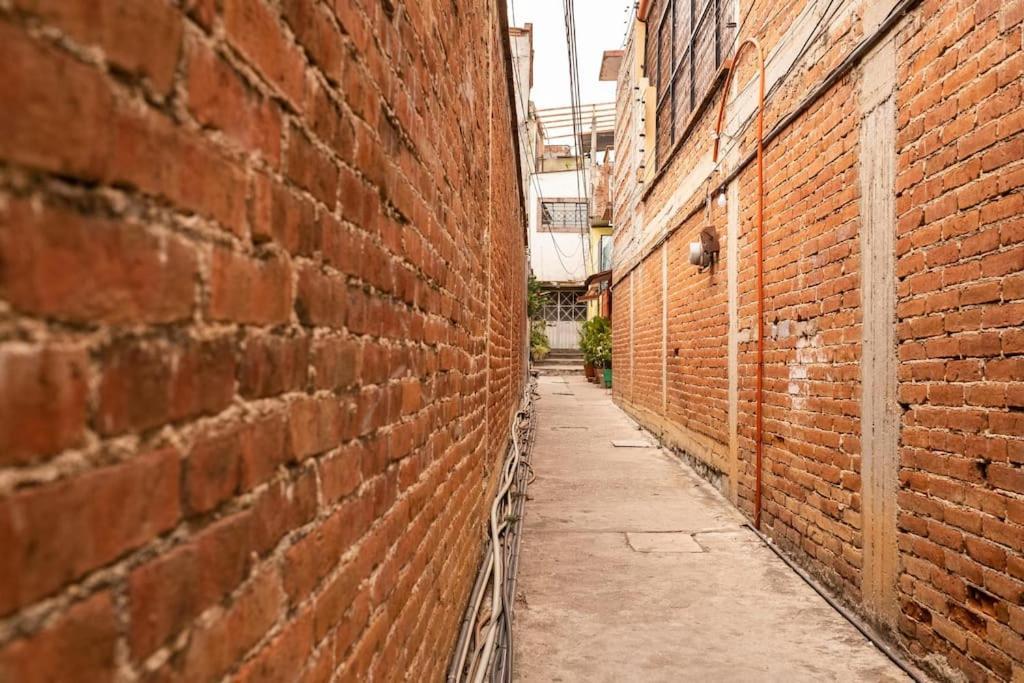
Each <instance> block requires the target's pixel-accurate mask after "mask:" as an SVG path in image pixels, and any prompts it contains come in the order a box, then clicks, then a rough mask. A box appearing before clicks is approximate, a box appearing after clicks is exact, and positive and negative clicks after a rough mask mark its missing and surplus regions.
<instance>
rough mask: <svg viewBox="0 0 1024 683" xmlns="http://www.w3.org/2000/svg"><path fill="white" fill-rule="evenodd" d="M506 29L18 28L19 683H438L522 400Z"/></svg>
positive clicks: (115, 0)
mask: <svg viewBox="0 0 1024 683" xmlns="http://www.w3.org/2000/svg"><path fill="white" fill-rule="evenodd" d="M492 4H493V3H491V4H488V3H483V2H470V3H459V4H458V6H457V7H456V6H455V5H453V4H452V3H443V2H429V3H422V2H398V3H391V2H377V1H375V0H352V1H351V2H337V3H334V2H325V1H321V0H285V1H284V2H278V1H277V0H273V1H270V0H223V1H221V2H213V1H209V0H190V1H186V2H170V1H169V0H145V1H144V2H143V1H134V0H133V1H131V2H123V1H120V0H102V1H101V2H86V1H84V0H83V1H79V0H73V1H69V2H56V1H50V0H45V1H44V0H16V1H15V2H13V3H11V2H8V3H0V100H2V101H3V103H4V105H3V106H4V112H3V115H2V116H0V414H2V418H0V547H2V548H3V551H2V552H0V585H2V586H3V589H2V590H0V679H2V680H5V681H6V680H11V681H14V680H17V681H26V682H31V681H44V680H82V681H86V680H88V681H105V680H114V679H115V677H117V676H121V677H125V676H127V677H128V678H131V679H132V680H163V681H167V680H187V681H204V680H217V679H219V678H220V677H222V676H224V675H229V676H231V677H237V678H238V679H241V680H267V681H271V680H272V681H278V680H293V679H294V680H311V681H312V680H356V679H365V678H367V677H373V678H376V679H380V680H383V679H390V678H392V677H394V676H397V675H400V674H402V673H403V672H411V673H413V675H414V677H415V678H416V679H417V680H438V679H440V678H441V677H442V675H443V672H444V669H445V666H446V665H447V658H448V654H449V652H450V651H451V648H452V645H453V643H454V639H455V636H456V632H457V628H458V624H459V621H460V618H461V613H462V610H463V608H464V605H465V600H466V597H467V595H468V591H469V589H470V583H471V581H472V577H473V574H474V572H475V569H476V565H477V562H478V560H479V552H480V548H481V538H482V533H481V529H482V524H483V521H484V518H485V513H486V501H487V499H488V496H489V495H490V493H491V492H492V490H493V486H494V479H495V475H496V473H497V470H498V463H499V462H500V460H501V457H502V455H503V454H504V448H505V444H506V441H507V438H508V429H509V425H510V421H511V418H512V414H513V412H514V411H515V409H516V407H517V405H518V402H519V397H520V396H521V392H522V378H523V366H522V348H523V341H524V335H523V332H524V329H525V327H524V305H525V304H524V302H525V293H524V289H525V276H524V271H523V269H524V244H523V239H524V237H523V235H524V233H523V224H524V223H523V215H522V210H521V205H520V197H521V195H520V189H519V187H518V184H517V177H518V172H517V169H516V161H515V159H516V156H517V152H516V150H515V147H514V122H513V121H512V117H513V114H512V112H511V111H510V107H509V103H510V100H509V92H508V87H509V86H508V72H507V70H506V62H505V54H506V53H505V49H506V48H505V47H504V43H505V41H506V40H507V36H506V35H505V33H504V30H505V26H504V19H503V17H502V15H501V14H500V11H499V10H498V9H496V7H494V6H492Z"/></svg>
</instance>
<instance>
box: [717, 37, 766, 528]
mask: <svg viewBox="0 0 1024 683" xmlns="http://www.w3.org/2000/svg"><path fill="white" fill-rule="evenodd" d="M747 45H750V46H751V47H753V48H754V49H755V50H756V52H757V67H758V102H757V380H756V382H757V384H756V391H755V397H754V479H755V481H756V483H755V487H756V488H755V489H754V528H756V529H760V528H761V479H762V474H761V473H762V459H763V452H762V444H761V441H762V440H763V439H762V436H763V425H764V398H763V393H764V50H762V49H761V43H760V42H758V40H757V39H756V38H747V39H746V40H744V41H743V42H742V43H740V46H739V47H738V48H736V54H735V55H734V56H733V58H732V61H731V63H730V64H729V65H728V67H729V68H728V74H726V77H725V90H724V91H723V94H722V103H721V105H719V108H718V124H717V125H716V126H715V154H714V161H715V163H716V164H717V163H718V147H719V145H718V143H719V141H720V140H721V139H722V122H723V121H724V120H725V101H726V100H727V99H729V85H730V84H731V83H732V75H733V74H734V73H735V72H736V63H737V62H738V61H739V58H740V54H741V53H742V52H743V48H745V47H746V46H747ZM737 253H738V252H737Z"/></svg>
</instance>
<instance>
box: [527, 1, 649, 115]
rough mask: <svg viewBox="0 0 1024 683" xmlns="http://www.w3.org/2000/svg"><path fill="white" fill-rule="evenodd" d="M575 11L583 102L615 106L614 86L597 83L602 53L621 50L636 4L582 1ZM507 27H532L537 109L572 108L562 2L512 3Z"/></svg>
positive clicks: (630, 2)
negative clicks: (630, 16)
mask: <svg viewBox="0 0 1024 683" xmlns="http://www.w3.org/2000/svg"><path fill="white" fill-rule="evenodd" d="M575 5H576V48H577V50H578V51H579V55H578V57H577V59H578V61H579V68H580V101H581V102H582V103H583V104H594V103H600V102H611V101H613V100H614V99H615V83H613V82H608V83H603V82H601V81H599V80H597V75H598V71H599V70H600V68H601V53H603V52H604V51H605V50H617V49H619V48H620V47H622V39H623V37H624V36H625V35H626V19H627V12H628V11H629V10H630V9H631V8H632V6H633V0H579V2H576V3H575ZM509 22H510V23H513V24H514V25H515V26H520V27H521V26H523V25H525V24H527V23H532V24H533V50H534V64H533V93H532V95H531V99H532V100H533V101H534V103H535V104H536V105H537V108H538V109H544V108H547V107H561V106H566V105H568V104H569V58H568V55H567V52H566V49H565V14H564V13H563V11H562V3H561V2H560V0H509Z"/></svg>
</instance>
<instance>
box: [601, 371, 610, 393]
mask: <svg viewBox="0 0 1024 683" xmlns="http://www.w3.org/2000/svg"><path fill="white" fill-rule="evenodd" d="M601 379H602V380H603V381H604V387H605V389H611V388H612V369H611V368H605V369H604V374H603V376H602V378H601Z"/></svg>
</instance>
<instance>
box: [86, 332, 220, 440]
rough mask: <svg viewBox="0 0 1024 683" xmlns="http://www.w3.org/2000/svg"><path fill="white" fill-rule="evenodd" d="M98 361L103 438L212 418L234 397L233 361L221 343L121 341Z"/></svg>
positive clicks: (99, 411)
mask: <svg viewBox="0 0 1024 683" xmlns="http://www.w3.org/2000/svg"><path fill="white" fill-rule="evenodd" d="M101 362H102V366H103V376H102V379H101V382H100V387H99V410H98V418H99V419H98V422H99V425H98V427H99V430H100V432H102V433H104V434H119V433H123V432H125V431H129V430H144V429H149V428H152V427H157V426H160V425H162V424H165V423H166V422H168V421H171V420H177V419H183V418H186V417H192V416H195V415H199V414H204V413H216V412H219V411H220V410H221V409H223V408H224V407H226V406H227V404H228V403H229V402H230V400H231V397H232V396H233V395H234V374H235V369H234V367H235V366H234V357H233V354H232V352H231V343H230V341H229V340H228V339H226V338H225V339H214V340H210V341H202V342H196V341H189V342H187V343H185V344H184V345H182V346H178V347H175V346H169V345H165V344H162V343H158V342H147V341H142V340H125V341H122V342H118V343H116V344H114V345H113V346H111V347H110V348H108V349H106V350H105V351H104V352H103V354H102V357H101Z"/></svg>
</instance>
